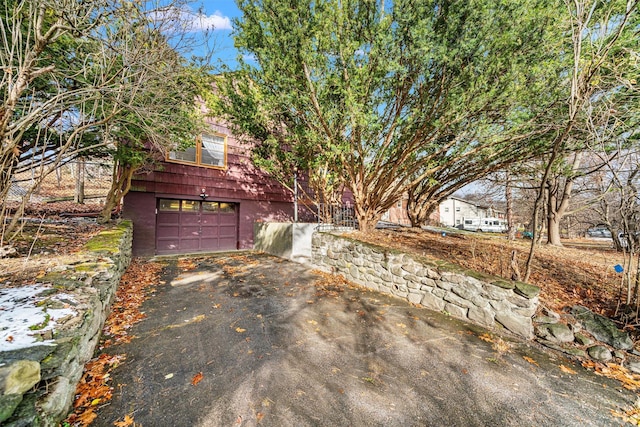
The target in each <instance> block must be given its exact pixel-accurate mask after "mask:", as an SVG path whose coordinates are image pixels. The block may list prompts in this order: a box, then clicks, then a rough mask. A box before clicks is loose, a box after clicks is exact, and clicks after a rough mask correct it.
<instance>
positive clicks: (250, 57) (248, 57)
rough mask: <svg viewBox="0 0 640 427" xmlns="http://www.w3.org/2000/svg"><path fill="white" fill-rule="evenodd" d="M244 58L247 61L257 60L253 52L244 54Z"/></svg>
mask: <svg viewBox="0 0 640 427" xmlns="http://www.w3.org/2000/svg"><path fill="white" fill-rule="evenodd" d="M242 59H243V60H244V61H245V62H256V56H255V55H254V54H252V53H245V54H244V55H242Z"/></svg>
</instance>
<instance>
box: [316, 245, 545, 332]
mask: <svg viewBox="0 0 640 427" xmlns="http://www.w3.org/2000/svg"><path fill="white" fill-rule="evenodd" d="M312 259H313V263H314V264H316V265H317V266H319V267H321V268H324V269H325V270H329V271H332V272H334V273H338V274H341V275H342V276H344V277H345V278H346V279H348V280H350V281H352V282H355V283H358V284H360V285H363V286H365V287H368V288H371V289H375V290H377V291H380V292H385V293H389V294H392V295H395V296H397V297H400V298H404V299H406V300H408V301H409V302H411V303H414V304H417V305H422V306H424V307H426V308H429V309H431V310H435V311H441V312H446V313H449V314H450V315H451V316H454V317H457V318H461V319H466V320H469V321H471V322H474V323H476V324H479V325H482V326H486V327H499V326H500V325H501V326H502V327H504V328H505V329H507V330H509V331H511V332H513V333H515V334H517V335H520V336H522V337H525V338H527V339H530V338H532V337H533V325H532V320H531V319H532V316H533V315H534V314H535V312H536V309H537V306H538V294H539V292H540V289H539V288H538V287H536V286H532V285H528V284H526V283H522V282H516V281H508V280H504V279H501V278H498V277H494V276H489V275H485V274H481V273H478V272H475V271H469V270H464V269H463V268H461V267H459V266H456V265H453V264H449V263H446V262H437V261H433V260H430V259H426V258H422V257H419V256H415V255H408V254H406V253H401V252H398V251H392V250H389V249H388V248H383V247H379V246H375V245H371V244H368V243H363V242H359V241H356V240H352V239H349V238H345V237H343V236H338V235H332V234H329V233H315V234H314V235H313V242H312Z"/></svg>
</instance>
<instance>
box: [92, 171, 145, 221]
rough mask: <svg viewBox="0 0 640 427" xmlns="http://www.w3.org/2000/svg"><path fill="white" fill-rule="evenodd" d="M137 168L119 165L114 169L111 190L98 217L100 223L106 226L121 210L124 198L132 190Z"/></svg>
mask: <svg viewBox="0 0 640 427" xmlns="http://www.w3.org/2000/svg"><path fill="white" fill-rule="evenodd" d="M135 171H136V168H134V167H133V166H132V165H130V164H125V165H118V166H115V167H114V168H113V176H112V181H111V188H110V189H109V193H108V194H107V197H106V199H105V203H104V207H103V208H102V211H101V212H100V214H99V216H98V223H99V224H104V223H106V222H109V221H110V220H111V216H112V213H113V212H114V211H115V210H117V209H119V207H120V204H121V202H122V199H123V198H124V196H125V195H126V194H127V193H128V192H129V190H130V189H131V178H133V174H134V173H135Z"/></svg>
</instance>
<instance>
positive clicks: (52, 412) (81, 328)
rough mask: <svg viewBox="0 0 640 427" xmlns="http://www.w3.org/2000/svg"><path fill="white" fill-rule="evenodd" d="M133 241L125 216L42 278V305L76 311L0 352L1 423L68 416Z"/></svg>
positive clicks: (41, 422) (52, 422)
mask: <svg viewBox="0 0 640 427" xmlns="http://www.w3.org/2000/svg"><path fill="white" fill-rule="evenodd" d="M131 241H132V225H131V222H130V221H123V222H122V223H120V224H119V225H117V226H115V227H113V228H112V229H109V230H106V231H103V232H101V233H100V234H98V235H97V236H96V237H94V238H93V239H91V240H90V241H89V242H88V243H87V244H86V246H85V248H84V250H83V251H82V252H81V253H79V254H77V257H75V259H74V260H73V262H72V263H70V264H68V265H63V266H58V267H56V268H55V271H49V272H48V273H47V274H46V275H44V276H43V277H41V278H40V279H38V284H36V285H37V286H40V287H43V288H45V289H46V290H45V291H43V292H41V293H40V295H38V303H37V304H38V305H42V307H43V309H45V308H46V307H54V306H55V305H56V304H58V305H59V304H61V301H64V304H65V306H66V307H69V308H71V309H72V310H73V312H74V313H75V314H74V315H70V316H66V318H64V319H56V327H55V329H52V330H51V329H50V330H47V331H44V332H43V333H42V336H41V337H40V338H39V339H40V341H39V342H35V343H34V344H33V345H30V346H28V347H24V348H20V349H15V350H9V351H0V425H3V426H12V427H18V426H57V425H59V422H60V421H61V420H62V419H64V418H65V417H66V414H67V413H68V411H69V409H70V408H71V405H72V403H73V400H74V396H75V389H76V385H77V384H78V382H79V381H80V378H81V376H82V371H83V368H84V365H85V363H86V362H87V361H89V360H90V359H91V358H92V357H93V354H94V350H95V347H96V345H97V343H98V340H99V338H100V333H101V330H102V327H103V325H104V322H105V319H106V318H107V315H108V314H109V310H110V306H111V303H112V301H113V298H114V295H115V291H116V288H117V286H118V283H119V282H120V277H121V276H122V274H123V273H124V271H125V269H126V268H127V266H128V265H129V262H130V260H131ZM56 295H58V298H56ZM52 320H53V319H52Z"/></svg>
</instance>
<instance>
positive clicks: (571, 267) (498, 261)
mask: <svg viewBox="0 0 640 427" xmlns="http://www.w3.org/2000/svg"><path fill="white" fill-rule="evenodd" d="M352 237H354V238H357V239H360V240H364V241H367V242H369V243H373V244H377V245H385V246H388V247H391V248H396V249H402V250H406V251H410V252H413V253H416V254H419V255H422V256H426V257H430V258H435V259H444V260H447V261H450V262H452V263H455V264H458V265H461V266H463V267H465V268H469V269H473V270H478V271H482V272H485V273H489V274H493V275H497V276H501V277H504V278H508V279H510V278H511V276H512V273H513V270H512V268H511V259H512V254H513V252H514V251H515V253H516V259H517V261H518V266H519V270H520V272H521V273H522V274H524V271H525V268H524V267H525V262H526V259H527V255H528V251H529V247H530V245H531V241H530V240H523V239H518V240H516V241H514V242H511V241H508V240H507V239H506V237H505V235H503V234H492V233H458V232H455V231H453V232H448V231H447V232H444V234H443V232H442V231H437V232H436V231H429V230H419V229H407V228H400V229H387V230H375V231H373V232H371V233H362V232H355V233H353V234H352ZM621 263H622V255H621V254H619V253H617V252H616V251H615V250H613V249H612V248H611V247H610V245H609V242H608V241H605V240H604V239H602V240H593V239H591V240H590V239H577V240H567V241H566V242H565V247H553V246H547V245H539V246H538V247H537V248H536V252H535V258H534V262H533V270H532V274H531V278H530V280H529V282H530V283H532V284H535V285H538V286H540V288H541V289H542V290H541V293H540V300H541V304H542V305H544V306H546V307H548V308H551V309H553V310H556V311H562V309H563V308H565V307H568V306H569V307H570V306H572V305H574V304H581V305H584V306H587V307H589V308H590V309H592V310H594V311H596V312H598V313H601V314H603V315H606V316H609V317H610V316H613V314H614V313H615V311H616V304H617V301H618V300H619V298H618V295H619V292H620V284H621V275H620V274H619V273H616V272H615V270H614V266H615V265H616V264H621Z"/></svg>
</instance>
